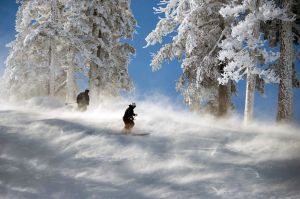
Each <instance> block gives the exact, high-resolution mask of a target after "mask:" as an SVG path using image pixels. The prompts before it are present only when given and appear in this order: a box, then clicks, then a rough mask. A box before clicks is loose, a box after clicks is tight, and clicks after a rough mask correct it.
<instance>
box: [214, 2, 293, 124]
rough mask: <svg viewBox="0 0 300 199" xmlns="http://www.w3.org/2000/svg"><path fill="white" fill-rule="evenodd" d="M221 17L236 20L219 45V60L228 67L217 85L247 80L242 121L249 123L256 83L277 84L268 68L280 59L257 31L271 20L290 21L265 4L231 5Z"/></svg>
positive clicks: (245, 3)
mask: <svg viewBox="0 0 300 199" xmlns="http://www.w3.org/2000/svg"><path fill="white" fill-rule="evenodd" d="M220 13H221V14H222V16H224V17H225V18H230V19H232V18H233V19H235V21H236V22H235V23H233V24H232V30H231V33H230V35H228V36H227V38H226V39H225V40H224V41H222V44H221V45H220V47H221V48H222V50H221V51H220V53H219V59H220V60H221V61H226V62H227V63H228V64H227V65H226V66H225V68H224V73H223V74H222V78H220V79H219V81H220V82H221V83H222V84H223V83H226V82H228V81H229V80H234V81H239V80H241V79H243V78H245V77H246V78H247V88H246V99H245V111H244V118H245V121H246V122H247V121H249V120H251V119H252V114H253V107H254V92H255V82H256V80H257V79H263V80H264V81H265V82H273V83H276V82H278V81H279V79H278V76H276V74H275V71H274V70H273V69H272V67H270V65H271V64H272V63H274V62H275V61H276V59H278V57H279V55H278V53H276V52H275V51H272V49H270V48H268V47H267V41H265V40H263V37H262V36H263V35H262V33H261V31H260V23H262V22H266V21H269V20H274V19H281V20H285V21H289V20H291V19H290V18H289V17H288V16H287V14H286V12H285V10H284V9H281V8H279V7H277V6H276V5H275V3H274V2H273V1H268V0H255V1H252V0H243V1H241V2H237V1H235V2H231V3H230V4H229V5H227V6H225V7H223V8H222V9H221V10H220Z"/></svg>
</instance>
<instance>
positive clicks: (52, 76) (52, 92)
mask: <svg viewBox="0 0 300 199" xmlns="http://www.w3.org/2000/svg"><path fill="white" fill-rule="evenodd" d="M48 53H49V55H48V56H49V73H50V74H49V95H50V96H54V95H55V67H54V64H53V49H52V38H51V37H50V39H49V52H48Z"/></svg>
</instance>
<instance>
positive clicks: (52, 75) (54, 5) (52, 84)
mask: <svg viewBox="0 0 300 199" xmlns="http://www.w3.org/2000/svg"><path fill="white" fill-rule="evenodd" d="M56 9H57V0H51V17H50V18H51V22H52V23H56V20H57V13H56ZM52 39H53V38H51V36H50V37H49V55H48V56H49V72H50V75H49V76H50V77H49V95H50V96H55V65H54V63H53V61H54V59H53V44H52V43H53V41H52Z"/></svg>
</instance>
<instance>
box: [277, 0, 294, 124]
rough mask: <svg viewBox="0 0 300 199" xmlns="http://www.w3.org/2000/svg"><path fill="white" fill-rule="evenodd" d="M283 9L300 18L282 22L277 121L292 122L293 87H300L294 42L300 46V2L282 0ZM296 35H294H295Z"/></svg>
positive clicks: (280, 29)
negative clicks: (296, 72)
mask: <svg viewBox="0 0 300 199" xmlns="http://www.w3.org/2000/svg"><path fill="white" fill-rule="evenodd" d="M280 3H281V5H280V6H281V7H282V8H284V9H286V10H287V11H288V12H289V13H290V14H291V15H292V12H293V11H294V12H295V13H296V14H298V15H296V16H297V18H298V20H296V21H294V22H293V21H284V20H282V21H281V22H280V28H279V31H280V33H279V35H280V39H279V40H280V61H279V67H278V73H279V77H280V83H279V95H278V111H277V120H278V121H280V122H291V121H292V118H293V86H294V87H299V81H298V80H297V76H296V75H295V67H294V70H293V64H294V60H295V57H297V56H294V55H295V51H294V47H293V40H294V42H295V43H297V44H299V38H300V23H299V16H300V15H299V10H298V9H299V8H300V2H299V1H295V0H292V1H291V0H290V1H287V0H282V1H281V2H280ZM293 33H294V35H293Z"/></svg>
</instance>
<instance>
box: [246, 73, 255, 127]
mask: <svg viewBox="0 0 300 199" xmlns="http://www.w3.org/2000/svg"><path fill="white" fill-rule="evenodd" d="M254 95H255V75H253V74H250V73H248V75H247V87H246V100H245V112H244V121H245V122H246V123H247V122H249V121H251V120H252V117H253V108H254Z"/></svg>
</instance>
